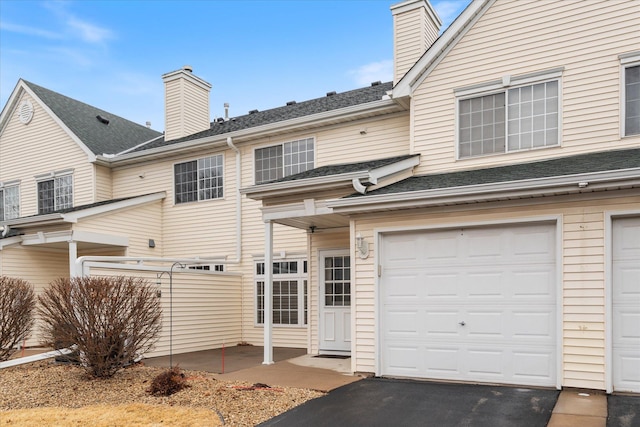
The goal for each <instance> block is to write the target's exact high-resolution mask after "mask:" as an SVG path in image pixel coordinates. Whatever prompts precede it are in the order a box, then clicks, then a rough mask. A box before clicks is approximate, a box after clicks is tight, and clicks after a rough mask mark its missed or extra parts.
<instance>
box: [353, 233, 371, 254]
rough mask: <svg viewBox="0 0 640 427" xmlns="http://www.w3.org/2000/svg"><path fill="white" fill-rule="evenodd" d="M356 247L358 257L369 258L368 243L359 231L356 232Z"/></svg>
mask: <svg viewBox="0 0 640 427" xmlns="http://www.w3.org/2000/svg"><path fill="white" fill-rule="evenodd" d="M356 249H358V255H359V256H360V258H362V259H367V258H369V243H367V241H366V240H365V239H364V237H362V234H360V233H358V234H356Z"/></svg>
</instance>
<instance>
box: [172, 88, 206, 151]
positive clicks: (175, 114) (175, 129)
mask: <svg viewBox="0 0 640 427" xmlns="http://www.w3.org/2000/svg"><path fill="white" fill-rule="evenodd" d="M209 126H210V120H209V91H208V90H205V89H203V88H201V87H199V86H197V85H195V84H193V83H191V82H189V81H187V80H186V79H182V78H181V79H175V80H172V81H170V82H167V83H165V139H166V140H167V141H169V140H172V139H176V138H180V137H183V136H186V135H191V134H194V133H196V132H200V131H203V130H206V129H209Z"/></svg>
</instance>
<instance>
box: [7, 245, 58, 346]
mask: <svg viewBox="0 0 640 427" xmlns="http://www.w3.org/2000/svg"><path fill="white" fill-rule="evenodd" d="M0 262H2V266H1V268H0V274H2V275H4V276H9V277H18V278H21V279H24V280H26V281H27V282H29V283H30V284H31V285H33V288H34V290H35V292H36V295H40V294H41V293H42V292H43V291H44V289H45V288H46V287H47V286H48V284H49V283H50V282H51V281H53V280H55V279H57V278H58V277H68V276H69V253H68V251H66V250H52V249H39V248H29V249H25V248H20V247H16V248H4V249H3V250H2V251H0ZM36 266H37V268H36ZM39 330H40V328H39V327H38V325H37V324H36V326H35V328H34V330H33V332H32V334H31V337H30V339H29V340H27V342H26V345H27V347H34V346H38V345H39V344H40V340H41V338H40V332H39Z"/></svg>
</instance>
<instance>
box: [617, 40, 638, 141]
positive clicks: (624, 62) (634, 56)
mask: <svg viewBox="0 0 640 427" xmlns="http://www.w3.org/2000/svg"><path fill="white" fill-rule="evenodd" d="M618 59H619V60H620V114H619V116H618V117H619V121H620V138H621V139H622V138H634V137H638V136H640V134H633V135H626V134H625V131H626V129H625V125H626V120H627V108H626V93H627V91H626V83H627V82H626V78H625V70H626V69H627V68H629V67H635V66H638V65H640V51H638V52H629V53H625V54H622V55H619V56H618Z"/></svg>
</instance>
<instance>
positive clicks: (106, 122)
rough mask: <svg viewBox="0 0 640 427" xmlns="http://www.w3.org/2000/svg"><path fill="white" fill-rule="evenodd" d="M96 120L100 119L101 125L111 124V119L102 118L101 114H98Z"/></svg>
mask: <svg viewBox="0 0 640 427" xmlns="http://www.w3.org/2000/svg"><path fill="white" fill-rule="evenodd" d="M96 119H98V121H99V122H100V123H102V124H103V125H108V124H109V119H105V118H104V117H102V116H101V115H100V114H98V115H97V116H96Z"/></svg>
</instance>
